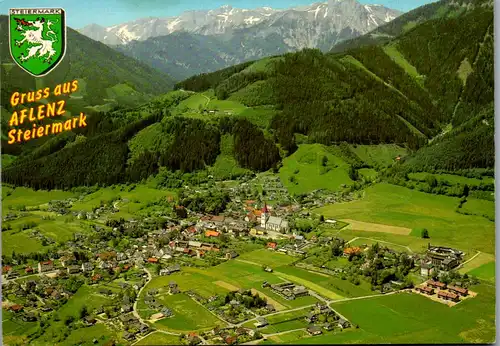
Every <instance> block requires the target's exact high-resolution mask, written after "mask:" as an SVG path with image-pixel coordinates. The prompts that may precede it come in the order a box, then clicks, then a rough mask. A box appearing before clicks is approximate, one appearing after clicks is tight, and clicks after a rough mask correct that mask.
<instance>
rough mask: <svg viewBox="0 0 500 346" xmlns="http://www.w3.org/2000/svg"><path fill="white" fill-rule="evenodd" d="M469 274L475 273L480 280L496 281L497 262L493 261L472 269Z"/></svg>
mask: <svg viewBox="0 0 500 346" xmlns="http://www.w3.org/2000/svg"><path fill="white" fill-rule="evenodd" d="M468 274H469V275H473V276H475V277H477V278H478V279H480V280H485V281H490V282H492V283H495V262H494V261H493V262H489V263H486V264H483V265H481V266H479V267H477V268H474V269H472V270H471V271H469V272H468Z"/></svg>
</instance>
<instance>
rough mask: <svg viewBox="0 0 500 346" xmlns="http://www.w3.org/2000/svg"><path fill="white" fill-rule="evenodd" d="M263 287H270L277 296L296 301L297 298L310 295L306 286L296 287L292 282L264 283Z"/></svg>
mask: <svg viewBox="0 0 500 346" xmlns="http://www.w3.org/2000/svg"><path fill="white" fill-rule="evenodd" d="M262 287H263V288H265V287H269V288H271V290H272V291H273V292H274V293H276V294H277V295H279V296H281V297H283V298H285V299H287V300H294V299H295V298H297V297H303V296H307V295H309V291H308V290H307V289H306V288H305V287H304V286H296V285H295V284H294V283H292V282H282V283H279V284H269V283H268V282H267V281H264V282H263V283H262Z"/></svg>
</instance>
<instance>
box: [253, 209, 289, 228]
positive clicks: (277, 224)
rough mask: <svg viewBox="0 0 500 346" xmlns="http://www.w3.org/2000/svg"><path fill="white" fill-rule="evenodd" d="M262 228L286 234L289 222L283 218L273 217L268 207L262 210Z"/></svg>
mask: <svg viewBox="0 0 500 346" xmlns="http://www.w3.org/2000/svg"><path fill="white" fill-rule="evenodd" d="M260 226H261V227H262V228H264V229H266V230H271V231H276V232H282V233H284V232H286V231H288V221H286V220H284V219H282V218H281V217H276V216H271V214H270V213H269V210H268V209H267V205H264V208H262V215H261V217H260Z"/></svg>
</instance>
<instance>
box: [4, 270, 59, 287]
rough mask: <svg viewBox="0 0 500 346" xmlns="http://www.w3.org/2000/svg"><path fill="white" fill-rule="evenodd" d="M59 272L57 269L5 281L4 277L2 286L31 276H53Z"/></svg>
mask: <svg viewBox="0 0 500 346" xmlns="http://www.w3.org/2000/svg"><path fill="white" fill-rule="evenodd" d="M58 271H59V269H55V270H51V271H48V272H42V273H36V274H30V275H23V276H18V277H17V278H14V279H9V280H7V279H5V275H4V276H3V277H2V284H6V283H8V282H10V281H16V280H19V279H26V278H29V277H32V276H40V275H47V274H55V273H57V272H58Z"/></svg>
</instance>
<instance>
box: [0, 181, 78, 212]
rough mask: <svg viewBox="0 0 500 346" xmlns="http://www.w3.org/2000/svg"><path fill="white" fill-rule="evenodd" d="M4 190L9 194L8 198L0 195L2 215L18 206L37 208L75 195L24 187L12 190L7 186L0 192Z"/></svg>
mask: <svg viewBox="0 0 500 346" xmlns="http://www.w3.org/2000/svg"><path fill="white" fill-rule="evenodd" d="M3 189H6V191H8V192H9V195H8V196H5V195H4V194H3V193H2V197H3V198H2V214H3V215H5V214H7V213H8V212H9V207H12V208H17V207H20V206H26V207H30V206H39V205H42V204H46V203H48V202H50V201H52V200H61V199H66V198H70V197H75V195H74V194H73V193H71V192H68V191H61V190H52V191H45V190H38V191H35V190H32V189H29V188H25V187H16V188H14V189H11V188H9V186H4V185H2V190H3Z"/></svg>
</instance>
